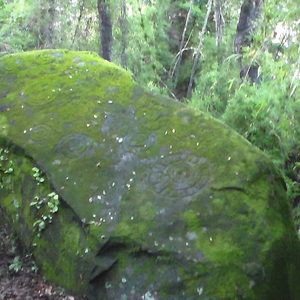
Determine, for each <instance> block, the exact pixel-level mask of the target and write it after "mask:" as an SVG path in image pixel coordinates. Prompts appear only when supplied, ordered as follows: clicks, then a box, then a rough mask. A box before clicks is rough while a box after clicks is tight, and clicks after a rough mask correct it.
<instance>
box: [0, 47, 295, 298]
mask: <svg viewBox="0 0 300 300" xmlns="http://www.w3.org/2000/svg"><path fill="white" fill-rule="evenodd" d="M0 91H3V92H1V93H0V94H1V95H3V97H2V100H3V103H4V105H5V106H4V107H7V109H6V110H4V111H3V116H4V118H3V117H1V118H0V126H2V131H1V132H0V135H1V139H0V144H1V146H4V145H8V144H12V145H14V147H13V148H12V152H11V155H12V156H11V158H10V159H12V160H13V161H14V166H17V168H16V170H15V167H14V172H13V173H12V174H11V176H12V180H11V182H13V184H12V185H11V186H9V185H8V184H6V186H5V189H2V190H0V197H1V206H3V207H4V209H5V210H6V212H7V215H8V216H9V217H10V219H11V222H14V223H13V225H14V226H15V228H16V230H19V231H20V232H22V235H24V241H25V244H26V245H29V246H31V245H32V244H36V246H35V247H34V250H33V251H34V254H35V255H36V257H37V260H38V262H39V264H40V265H41V266H42V268H43V270H44V272H45V274H46V276H47V277H48V278H49V279H51V280H54V281H56V282H57V281H58V282H59V283H61V282H64V284H65V286H66V287H67V288H69V289H72V290H75V291H80V292H82V293H85V292H86V291H88V290H89V288H90V287H91V286H92V289H94V290H93V291H96V292H95V293H96V294H95V295H98V294H99V295H101V297H102V296H103V297H102V298H104V299H117V298H121V295H131V292H132V290H131V289H130V288H129V287H128V286H129V284H127V285H126V283H127V280H128V283H129V280H131V283H132V286H134V287H135V288H136V291H138V292H137V294H136V295H137V298H141V297H142V296H143V295H145V293H146V292H145V291H147V290H149V289H150V287H151V290H157V292H158V295H157V297H158V298H159V297H160V296H161V297H162V299H168V295H172V292H173V290H174V291H175V293H176V295H177V294H178V295H179V296H178V297H180V296H182V297H183V298H184V295H183V293H186V294H185V295H188V296H189V297H190V298H191V299H196V297H197V296H199V295H200V291H201V293H202V294H201V295H203V297H207V298H208V299H209V297H210V298H214V297H215V298H217V299H235V298H239V297H240V298H245V299H252V298H253V293H256V298H257V299H266V297H265V296H266V295H267V294H268V293H269V294H270V291H269V290H268V288H266V284H269V285H272V280H273V279H272V280H271V279H270V281H269V282H268V283H266V281H265V277H263V276H262V277H261V276H260V270H261V268H265V272H266V277H268V278H269V277H270V278H273V277H272V276H271V274H273V273H276V268H275V267H274V265H273V264H274V263H275V262H276V261H277V260H278V258H280V257H282V256H285V253H291V248H290V246H287V247H286V249H283V248H280V247H282V243H283V241H285V243H286V244H287V245H294V244H295V243H294V240H292V239H290V237H291V236H292V235H293V234H294V231H293V228H292V225H291V224H292V223H291V219H290V217H289V207H288V203H287V201H286V197H285V192H284V188H283V186H281V182H282V179H281V178H280V176H279V175H278V173H277V171H276V170H275V169H274V167H273V165H272V164H271V163H270V160H268V159H267V158H266V157H265V155H263V154H262V153H261V152H260V151H259V150H258V149H257V148H255V147H253V146H251V145H250V144H249V143H248V142H247V141H245V140H244V139H243V138H242V137H240V136H239V135H237V134H236V133H234V132H233V131H232V130H230V129H229V128H228V127H226V126H225V125H224V124H223V123H221V122H218V121H216V120H214V119H212V118H210V117H208V116H207V115H205V114H203V113H201V112H199V111H196V110H193V109H189V108H186V107H185V106H184V105H183V104H181V103H177V102H174V101H172V100H170V99H166V98H165V97H162V96H158V95H153V94H151V93H148V92H145V91H144V90H143V89H142V88H140V87H138V86H136V85H135V84H134V82H133V81H132V79H131V77H130V75H129V74H128V73H127V72H126V71H124V70H122V69H121V68H119V67H117V66H115V65H113V64H110V63H108V62H106V61H103V60H102V59H100V58H99V57H98V56H97V55H96V54H93V53H88V52H72V51H67V50H47V51H37V52H30V53H24V54H16V55H7V56H5V57H3V58H0ZM2 100H1V101H2ZM3 127H4V128H5V129H3ZM35 166H37V168H38V169H39V174H38V177H41V176H42V177H43V178H45V181H44V182H41V181H40V180H38V181H37V180H36V179H38V178H37V176H36V177H35V178H34V177H33V173H32V167H35ZM40 173H41V174H40ZM51 192H55V193H57V194H59V198H60V200H61V205H60V207H59V211H58V212H57V213H54V214H53V221H52V223H50V224H49V223H47V226H46V227H45V229H44V230H43V231H42V232H41V236H40V238H37V236H36V234H37V231H36V230H35V228H33V224H34V222H35V221H37V220H40V219H41V218H42V217H43V215H46V214H47V213H48V210H47V207H45V206H43V205H42V206H41V207H40V208H38V209H37V207H35V206H32V207H30V203H31V202H32V201H33V199H35V197H39V199H42V197H47V195H48V194H49V193H51ZM17 216H18V217H19V218H20V219H21V220H22V224H24V225H25V226H23V227H22V228H20V225H19V223H18V222H16V220H17V219H16V218H17ZM25 236H26V238H25ZM287 237H288V238H287ZM285 238H287V239H285ZM278 245H279V246H280V247H279V246H278ZM271 250H272V251H273V252H274V256H272V258H270V257H271V256H270V251H271ZM291 261H292V259H290V260H289V259H287V260H286V261H281V265H283V267H282V268H281V269H280V271H281V273H280V275H278V277H276V276H274V282H277V281H280V278H285V277H288V276H290V275H289V274H290V271H289V268H288V267H287V266H288V265H289V264H291ZM124 274H126V278H125V277H124V276H125V275H124ZM293 274H294V273H293ZM295 274H297V273H295ZM123 277H124V278H125V279H126V281H125V280H123V279H124V278H123ZM106 280H107V281H110V282H111V283H110V284H111V285H112V286H113V288H112V289H107V288H105V281H106ZM251 280H252V281H251ZM260 283H261V286H260V285H259V284H260ZM275 288H276V290H277V288H278V290H279V289H280V285H278V284H276V285H275ZM201 289H202V290H201ZM267 290H268V291H267ZM282 290H288V288H285V287H283V288H282ZM261 291H267V292H261ZM138 293H140V294H138ZM91 294H92V292H91V293H90V295H91ZM260 296H262V297H260ZM95 297H97V296H95ZM99 297H100V296H99ZM254 298H255V297H254ZM287 299H288V298H287ZM295 299H297V298H295Z"/></svg>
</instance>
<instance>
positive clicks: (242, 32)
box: [234, 0, 264, 78]
mask: <svg viewBox="0 0 300 300" xmlns="http://www.w3.org/2000/svg"><path fill="white" fill-rule="evenodd" d="M263 6H264V0H244V3H243V5H242V7H241V12H240V18H239V22H238V25H237V30H236V36H235V40H234V51H235V53H237V54H240V57H239V59H238V63H239V67H240V70H241V78H244V77H245V76H247V75H248V74H249V70H250V69H251V66H246V67H244V66H243V47H250V46H251V44H252V42H253V36H254V33H255V31H256V30H257V27H258V25H259V19H260V15H261V11H262V9H263ZM245 70H246V71H245Z"/></svg>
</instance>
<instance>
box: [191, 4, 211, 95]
mask: <svg viewBox="0 0 300 300" xmlns="http://www.w3.org/2000/svg"><path fill="white" fill-rule="evenodd" d="M212 2H213V0H209V2H208V7H207V12H206V16H205V20H204V24H203V26H202V31H201V35H200V41H199V44H198V47H197V52H196V56H195V59H194V64H193V68H192V72H191V76H190V82H189V86H188V91H187V95H186V97H187V98H188V99H190V98H191V95H192V88H193V83H194V77H195V73H196V68H197V65H198V63H199V59H200V54H201V50H202V45H203V40H204V36H205V31H206V27H207V21H208V17H209V15H210V12H211V7H212Z"/></svg>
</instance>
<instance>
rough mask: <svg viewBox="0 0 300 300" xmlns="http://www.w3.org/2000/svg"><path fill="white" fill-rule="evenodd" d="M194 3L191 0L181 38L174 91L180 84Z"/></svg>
mask: <svg viewBox="0 0 300 300" xmlns="http://www.w3.org/2000/svg"><path fill="white" fill-rule="evenodd" d="M194 2H195V0H191V4H190V9H189V11H188V14H187V16H186V20H185V25H184V29H183V32H182V36H181V42H180V47H179V56H178V60H177V64H176V70H175V79H174V89H175V88H176V86H177V82H178V77H179V69H180V64H181V61H182V52H183V46H184V40H185V34H186V30H187V27H188V24H189V20H190V17H191V12H192V9H193V5H194Z"/></svg>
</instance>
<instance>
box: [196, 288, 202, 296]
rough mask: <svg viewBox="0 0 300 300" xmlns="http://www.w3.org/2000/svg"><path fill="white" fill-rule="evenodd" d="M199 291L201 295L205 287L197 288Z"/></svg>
mask: <svg viewBox="0 0 300 300" xmlns="http://www.w3.org/2000/svg"><path fill="white" fill-rule="evenodd" d="M197 293H198V295H199V296H201V295H202V293H203V288H202V287H201V288H197Z"/></svg>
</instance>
